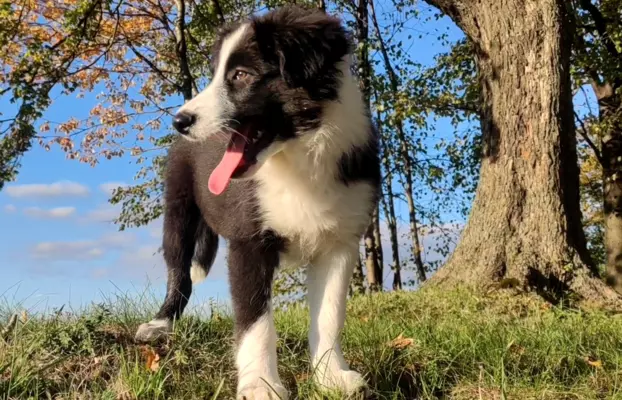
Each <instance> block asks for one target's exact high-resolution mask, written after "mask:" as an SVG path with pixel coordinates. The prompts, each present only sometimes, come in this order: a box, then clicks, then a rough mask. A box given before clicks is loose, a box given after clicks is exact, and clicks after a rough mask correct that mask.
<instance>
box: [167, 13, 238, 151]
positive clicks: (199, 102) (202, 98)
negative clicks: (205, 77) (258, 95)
mask: <svg viewBox="0 0 622 400" xmlns="http://www.w3.org/2000/svg"><path fill="white" fill-rule="evenodd" d="M247 29H248V24H244V25H241V26H240V27H239V28H238V29H236V30H235V31H233V32H232V33H230V34H229V35H228V36H227V37H226V38H225V40H224V41H223V43H222V46H221V48H220V53H219V55H218V64H217V68H216V71H214V76H213V77H212V80H211V82H210V83H209V85H207V88H205V90H203V91H202V92H201V93H199V94H198V95H197V96H196V97H194V98H193V99H192V100H190V101H189V102H187V103H186V104H184V105H183V106H182V107H181V108H180V109H179V112H182V111H183V112H187V113H190V114H193V115H195V117H196V119H197V120H196V123H195V124H194V125H193V126H192V127H191V128H190V134H189V135H185V136H184V137H186V138H188V139H202V138H205V137H207V136H210V135H212V134H214V133H216V132H218V130H219V129H221V128H222V127H223V125H224V124H225V122H226V121H227V120H228V119H229V118H231V115H232V114H233V112H234V111H235V109H234V105H233V103H232V102H231V101H230V100H229V98H228V97H227V90H226V87H225V73H226V68H227V61H228V60H229V57H230V56H231V54H232V53H233V52H234V51H235V50H236V49H237V48H238V47H239V45H240V43H241V41H242V38H243V37H244V34H245V32H246V30H247Z"/></svg>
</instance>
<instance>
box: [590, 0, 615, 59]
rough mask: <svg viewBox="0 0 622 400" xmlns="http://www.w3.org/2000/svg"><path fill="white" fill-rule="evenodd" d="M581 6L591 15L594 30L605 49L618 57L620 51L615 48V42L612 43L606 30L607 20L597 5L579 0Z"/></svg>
mask: <svg viewBox="0 0 622 400" xmlns="http://www.w3.org/2000/svg"><path fill="white" fill-rule="evenodd" d="M581 7H582V8H583V9H584V10H585V11H587V12H588V13H589V14H590V16H591V17H592V20H594V25H595V26H596V31H597V32H598V35H599V36H600V38H601V39H602V40H603V42H604V43H605V48H606V49H607V51H608V52H609V54H610V55H611V56H612V57H616V58H617V57H619V56H620V53H619V52H618V50H617V49H616V45H615V43H613V41H612V40H611V38H610V37H609V33H608V32H607V21H606V20H605V17H604V16H603V14H602V13H601V12H600V10H599V9H598V7H596V6H595V5H594V4H593V3H592V1H591V0H581Z"/></svg>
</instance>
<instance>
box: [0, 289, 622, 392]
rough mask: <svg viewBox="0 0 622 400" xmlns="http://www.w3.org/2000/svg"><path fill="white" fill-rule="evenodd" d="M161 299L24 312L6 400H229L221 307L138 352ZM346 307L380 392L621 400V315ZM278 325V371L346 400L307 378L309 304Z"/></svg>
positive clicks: (513, 302)
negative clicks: (138, 337)
mask: <svg viewBox="0 0 622 400" xmlns="http://www.w3.org/2000/svg"><path fill="white" fill-rule="evenodd" d="M151 300H153V301H151ZM156 300H157V299H155V298H154V299H149V296H148V294H147V293H145V294H141V295H140V296H137V297H134V298H132V297H131V296H128V295H125V294H124V295H115V296H112V297H110V298H108V299H107V300H106V302H104V303H103V304H98V305H93V306H91V307H89V308H85V309H82V310H77V311H76V310H74V311H71V312H68V311H62V310H60V311H59V310H50V312H48V313H47V314H46V315H27V314H25V315H20V318H19V322H18V323H17V326H16V327H15V328H14V329H13V330H12V332H11V333H10V335H9V336H8V337H7V340H6V341H0V399H3V400H4V399H7V400H8V399H29V398H59V399H60V398H63V399H65V398H79V397H80V396H81V395H85V394H88V395H89V396H92V398H102V399H216V398H223V399H229V398H231V397H232V396H233V394H234V390H235V371H234V365H233V353H232V347H233V344H234V343H233V337H232V331H233V323H232V321H231V319H230V317H229V316H228V312H227V311H226V309H225V308H222V307H220V306H219V305H218V304H213V305H211V306H210V307H203V308H202V309H201V310H203V311H204V312H198V313H197V312H195V313H190V314H191V315H188V316H186V317H184V318H182V319H181V320H180V321H178V323H177V324H176V326H175V333H174V335H173V336H172V337H171V338H170V339H169V340H168V341H166V342H164V343H161V344H160V345H158V346H156V347H152V346H141V345H137V344H135V343H134V342H133V334H134V331H135V329H136V327H137V325H138V324H139V323H141V322H143V321H145V320H147V319H149V318H150V317H151V314H152V313H153V311H154V310H155V307H156V306H157V304H158V302H157V301H156ZM11 301H12V300H7V299H4V300H2V301H0V304H4V306H3V307H2V308H1V309H0V318H1V319H0V321H2V322H1V323H2V324H5V323H6V321H7V320H8V318H9V316H10V315H11V314H12V312H13V311H14V310H15V309H16V308H15V307H11V306H10V303H11ZM14 303H15V302H14ZM348 307H349V310H348V320H347V322H346V329H345V332H344V340H343V347H344V352H345V356H346V358H347V359H348V361H349V362H350V364H351V365H352V368H353V369H356V370H358V371H360V372H362V373H364V374H365V375H366V377H367V379H368V381H369V383H370V387H371V392H372V395H373V397H374V398H378V399H413V398H420V399H437V398H453V399H503V398H507V399H566V398H567V399H603V398H622V389H621V383H620V377H621V376H622V375H621V373H622V369H621V367H620V366H621V365H622V334H621V332H622V319H621V318H622V317H621V316H618V315H607V314H605V313H601V312H594V311H590V312H583V311H579V310H576V309H572V308H562V307H552V306H550V305H549V304H547V303H544V302H542V301H540V300H538V299H536V298H533V297H530V296H515V295H512V294H511V293H510V292H502V293H496V294H491V295H487V296H482V295H480V296H478V295H474V294H472V293H470V292H467V291H454V292H450V293H447V292H438V291H431V290H424V291H421V292H417V293H388V294H376V295H372V296H363V297H358V298H355V299H352V300H351V301H350V302H349V306H348ZM17 308H19V307H17ZM276 324H277V329H278V331H279V371H280V374H281V377H282V379H283V381H284V383H285V384H286V385H287V386H288V388H289V389H290V391H291V392H292V395H293V396H292V398H299V399H324V398H328V399H339V398H340V396H339V394H327V393H325V392H323V391H321V390H320V389H319V388H317V387H316V386H315V385H314V384H313V382H312V379H311V377H312V376H313V370H311V369H310V368H309V365H308V361H309V354H308V350H307V327H308V324H309V322H308V313H307V310H306V308H305V307H303V306H290V307H289V308H288V310H287V311H281V312H277V314H276ZM148 354H151V356H150V357H151V359H152V360H151V362H150V361H149V360H148V359H147V358H148V357H149V356H148ZM156 355H157V357H156V360H157V361H156V362H154V361H153V357H154V356H156Z"/></svg>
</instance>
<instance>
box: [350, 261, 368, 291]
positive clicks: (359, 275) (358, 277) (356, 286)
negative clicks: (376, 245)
mask: <svg viewBox="0 0 622 400" xmlns="http://www.w3.org/2000/svg"><path fill="white" fill-rule="evenodd" d="M364 279H365V277H364V276H363V263H362V262H361V255H360V254H359V255H358V257H357V260H356V266H355V267H354V274H353V275H352V282H351V283H350V295H358V294H364V293H365V285H364V283H363V282H364Z"/></svg>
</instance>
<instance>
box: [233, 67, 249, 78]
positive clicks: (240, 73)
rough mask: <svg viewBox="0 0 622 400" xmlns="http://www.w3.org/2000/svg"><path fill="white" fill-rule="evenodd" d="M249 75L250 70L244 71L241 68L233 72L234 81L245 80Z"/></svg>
mask: <svg viewBox="0 0 622 400" xmlns="http://www.w3.org/2000/svg"><path fill="white" fill-rule="evenodd" d="M248 76H249V74H248V72H246V71H242V70H241V69H238V70H237V71H235V73H234V74H233V80H234V81H243V80H244V79H246V78H248Z"/></svg>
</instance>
